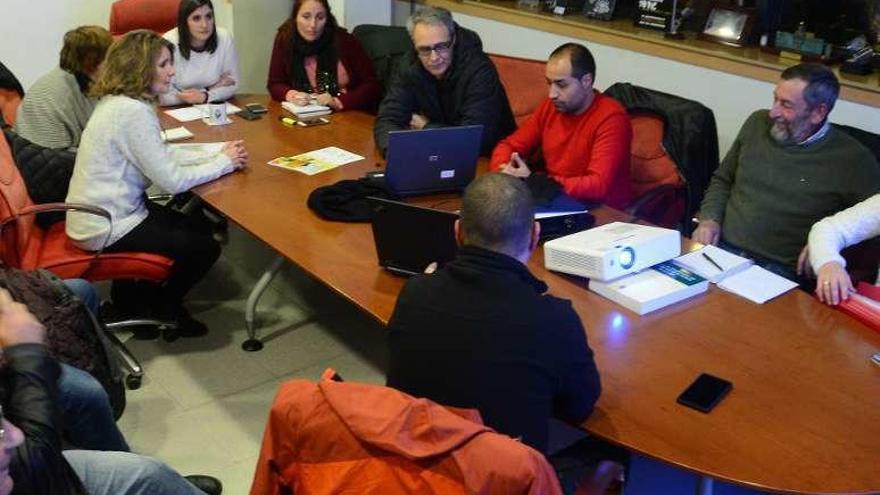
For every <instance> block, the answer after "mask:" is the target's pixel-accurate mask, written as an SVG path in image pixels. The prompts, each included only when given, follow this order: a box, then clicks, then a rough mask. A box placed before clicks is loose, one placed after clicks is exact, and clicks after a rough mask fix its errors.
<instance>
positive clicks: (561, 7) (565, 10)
mask: <svg viewBox="0 0 880 495" xmlns="http://www.w3.org/2000/svg"><path fill="white" fill-rule="evenodd" d="M583 8H584V0H544V10H545V11H547V12H551V13H553V14H556V15H566V14H571V13H574V12H581V11H582V10H583Z"/></svg>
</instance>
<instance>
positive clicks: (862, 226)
mask: <svg viewBox="0 0 880 495" xmlns="http://www.w3.org/2000/svg"><path fill="white" fill-rule="evenodd" d="M878 235H880V194H875V195H873V196H871V197H870V198H868V199H866V200H864V201H862V202H861V203H859V204H857V205H855V206H852V207H850V208H847V209H845V210H843V211H841V212H839V213H837V214H836V215H833V216H830V217H826V218H823V219H822V220H820V221H818V222H816V224H815V225H813V228H812V229H811V230H810V238H809V243H810V244H809V245H810V264H811V265H813V270H819V268H820V267H821V266H822V265H824V264H825V263H828V262H829V261H836V262H838V263H840V264H841V266H846V261H845V260H844V259H843V256H841V255H840V251H841V250H842V249H843V248H845V247H847V246H852V245H853V244H858V243H860V242H862V241H864V240H865V239H870V238H872V237H876V236H878ZM878 275H880V274H878ZM878 280H880V279H878Z"/></svg>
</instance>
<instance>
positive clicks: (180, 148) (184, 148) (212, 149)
mask: <svg viewBox="0 0 880 495" xmlns="http://www.w3.org/2000/svg"><path fill="white" fill-rule="evenodd" d="M224 144H226V143H224V142H219V143H185V144H169V145H168V147H169V148H171V156H172V157H173V159H174V163H176V164H178V165H181V166H184V167H188V166H192V165H201V164H203V163H206V162H209V161H211V160H213V159H214V158H216V157H217V155H219V154H220V153H221V152H222V151H221V150H222V149H223V145H224Z"/></svg>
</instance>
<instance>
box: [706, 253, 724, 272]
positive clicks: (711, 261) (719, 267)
mask: <svg viewBox="0 0 880 495" xmlns="http://www.w3.org/2000/svg"><path fill="white" fill-rule="evenodd" d="M700 254H702V255H703V258H706V259H707V260H708V261H709V263H712V264H713V265H715V268H717V269H718V271H719V272H723V271H724V268H721V265H719V264H718V263H715V260H713V259H712V258H710V257H709V255H708V254H706V253H700Z"/></svg>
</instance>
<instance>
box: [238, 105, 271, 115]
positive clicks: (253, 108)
mask: <svg viewBox="0 0 880 495" xmlns="http://www.w3.org/2000/svg"><path fill="white" fill-rule="evenodd" d="M244 108H245V109H246V110H247V111H249V112H251V113H255V114H261V113H266V112H268V111H269V109H268V108H266V107H265V106H264V105H261V104H259V103H248V104H246V105H245V106H244Z"/></svg>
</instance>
